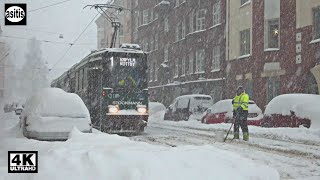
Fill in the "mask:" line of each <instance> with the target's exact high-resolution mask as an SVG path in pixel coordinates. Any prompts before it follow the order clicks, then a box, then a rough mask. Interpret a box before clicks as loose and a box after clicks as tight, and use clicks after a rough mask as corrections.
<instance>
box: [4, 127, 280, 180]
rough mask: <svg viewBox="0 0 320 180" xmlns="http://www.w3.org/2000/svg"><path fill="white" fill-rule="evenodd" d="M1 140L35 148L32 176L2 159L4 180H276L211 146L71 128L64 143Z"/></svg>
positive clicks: (246, 161) (260, 168)
mask: <svg viewBox="0 0 320 180" xmlns="http://www.w3.org/2000/svg"><path fill="white" fill-rule="evenodd" d="M5 143H6V144H7V148H8V149H9V148H12V147H13V146H16V147H14V148H15V149H24V150H25V149H29V150H32V149H36V150H38V151H39V173H38V174H8V173H7V162H6V161H0V174H1V175H2V176H1V177H0V179H6V180H10V179H15V180H16V179H34V180H37V179H39V180H40V179H41V180H42V179H46V180H51V179H52V180H54V179H69V180H73V179H74V180H81V179H83V180H87V179H96V180H99V179H110V180H113V179H114V180H122V179H123V180H137V179H139V180H150V179H152V180H163V179H168V180H170V179H172V180H180V179H181V180H194V179H201V180H205V179H208V180H209V179H210V180H211V179H221V180H223V179H226V180H229V179H237V180H241V179H244V180H246V179H260V180H263V179H275V180H276V179H279V174H278V172H277V171H276V170H275V169H273V168H270V167H268V166H266V165H261V164H257V163H255V162H253V161H252V160H249V159H246V158H244V157H241V156H240V155H238V154H236V153H232V152H228V151H223V150H219V149H217V148H214V147H212V146H185V147H177V148H171V147H170V148H169V147H163V146H155V145H150V144H147V143H143V142H134V141H131V140H129V139H128V138H125V137H120V136H117V135H107V134H83V133H80V132H79V131H78V130H76V129H74V130H73V131H72V134H71V135H70V139H69V140H68V141H66V142H53V143H47V142H39V141H32V143H26V142H24V143H20V144H17V143H15V142H14V141H12V139H11V140H8V141H7V142H5ZM0 154H1V153H0ZM2 157H6V156H2Z"/></svg>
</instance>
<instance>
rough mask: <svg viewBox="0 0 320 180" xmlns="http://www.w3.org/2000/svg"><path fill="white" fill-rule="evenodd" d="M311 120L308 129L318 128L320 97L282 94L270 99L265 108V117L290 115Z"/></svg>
mask: <svg viewBox="0 0 320 180" xmlns="http://www.w3.org/2000/svg"><path fill="white" fill-rule="evenodd" d="M290 111H293V112H294V113H295V115H296V116H297V117H300V118H307V119H310V120H311V127H310V128H320V95H313V94H284V95H280V96H277V97H275V98H274V99H272V100H271V101H270V102H269V104H268V105H267V107H266V110H265V115H271V114H282V115H291V112H290Z"/></svg>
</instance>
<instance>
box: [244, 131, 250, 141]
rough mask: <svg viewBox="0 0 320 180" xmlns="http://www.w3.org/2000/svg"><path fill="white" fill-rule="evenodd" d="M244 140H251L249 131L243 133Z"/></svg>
mask: <svg viewBox="0 0 320 180" xmlns="http://www.w3.org/2000/svg"><path fill="white" fill-rule="evenodd" d="M243 140H244V141H249V133H247V132H245V133H243Z"/></svg>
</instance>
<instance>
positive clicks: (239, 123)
mask: <svg viewBox="0 0 320 180" xmlns="http://www.w3.org/2000/svg"><path fill="white" fill-rule="evenodd" d="M236 113H238V115H237V114H235V116H234V117H235V121H234V134H239V127H241V130H242V133H249V130H248V124H247V118H248V111H240V112H236Z"/></svg>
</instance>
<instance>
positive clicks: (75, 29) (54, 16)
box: [0, 0, 107, 79]
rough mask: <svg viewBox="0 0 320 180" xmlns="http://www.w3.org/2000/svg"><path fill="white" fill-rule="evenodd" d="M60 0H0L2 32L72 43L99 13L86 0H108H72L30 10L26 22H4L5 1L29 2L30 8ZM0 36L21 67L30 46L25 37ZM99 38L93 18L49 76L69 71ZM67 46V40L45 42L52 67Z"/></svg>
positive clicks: (91, 1) (95, 0)
mask: <svg viewBox="0 0 320 180" xmlns="http://www.w3.org/2000/svg"><path fill="white" fill-rule="evenodd" d="M61 1H64V0H23V1H22V0H20V1H19V0H0V2H1V3H0V12H1V13H0V14H1V15H0V19H1V22H0V23H1V27H2V30H3V32H2V35H8V36H17V37H25V38H31V37H33V36H35V37H36V38H37V39H43V40H49V41H58V42H67V43H70V42H73V41H74V40H75V39H76V38H77V37H78V35H79V34H80V33H81V32H82V31H83V30H84V28H85V27H86V26H87V24H88V23H89V22H90V21H91V20H92V19H93V17H94V16H95V15H96V14H97V11H96V10H94V9H91V10H90V9H89V8H86V9H83V7H84V6H85V5H87V4H95V3H105V2H107V0H71V1H69V2H65V3H62V4H59V5H56V6H52V7H48V8H45V9H42V10H38V11H35V12H31V13H29V14H28V15H27V20H28V22H27V23H28V24H27V26H14V27H10V26H4V20H3V16H4V3H12V2H17V3H27V8H28V11H30V10H33V9H37V8H40V7H43V6H47V5H50V4H54V3H57V2H61ZM19 28H20V29H19ZM21 28H27V29H33V30H40V31H48V32H56V33H61V34H63V36H64V38H63V39H59V34H50V33H44V32H38V31H29V30H25V29H21ZM0 38H1V39H2V40H5V41H6V42H8V44H9V45H10V52H11V53H10V57H11V60H12V61H13V62H14V64H16V65H17V66H18V67H19V66H21V65H22V64H23V63H24V60H25V58H24V54H25V51H26V50H27V48H26V40H20V39H11V38H3V37H0ZM96 41H97V40H96V25H95V23H94V22H93V23H92V24H91V25H90V27H89V28H88V29H87V30H86V32H85V33H84V34H83V35H82V36H81V38H80V39H79V40H78V41H77V43H78V44H81V45H75V46H73V47H72V48H71V50H70V51H69V52H68V54H67V55H66V56H65V57H64V59H63V60H62V61H61V62H60V63H59V64H57V65H56V66H55V68H54V69H53V70H52V71H51V72H50V79H52V78H55V77H57V76H58V75H60V74H61V73H63V72H64V71H66V70H67V69H68V68H69V67H71V66H72V65H73V64H75V63H77V62H78V61H80V60H81V58H83V57H84V56H86V55H87V54H88V53H89V52H90V51H91V50H92V49H96ZM68 47H69V45H64V44H53V43H46V42H43V43H42V54H43V58H44V60H45V61H47V62H48V67H49V68H51V67H52V66H53V65H54V64H55V63H56V62H57V61H58V60H59V59H60V58H61V57H62V56H63V54H64V53H65V51H66V50H67V49H68Z"/></svg>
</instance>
